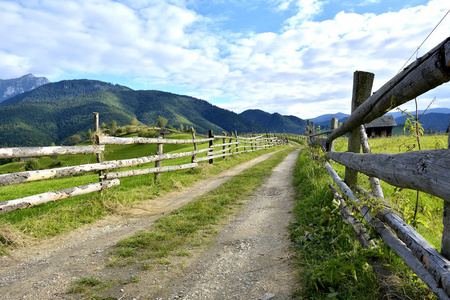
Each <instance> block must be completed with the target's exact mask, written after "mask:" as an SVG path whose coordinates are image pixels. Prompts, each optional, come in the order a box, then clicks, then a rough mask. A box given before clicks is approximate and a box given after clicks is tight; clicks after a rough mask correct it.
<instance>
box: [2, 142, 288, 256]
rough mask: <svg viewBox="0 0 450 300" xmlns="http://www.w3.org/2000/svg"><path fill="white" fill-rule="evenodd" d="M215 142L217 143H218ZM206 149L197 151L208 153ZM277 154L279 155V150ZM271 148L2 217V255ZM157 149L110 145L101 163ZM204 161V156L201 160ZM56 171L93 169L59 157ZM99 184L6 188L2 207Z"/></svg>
mask: <svg viewBox="0 0 450 300" xmlns="http://www.w3.org/2000/svg"><path fill="white" fill-rule="evenodd" d="M171 138H175V139H190V138H192V137H191V135H190V134H179V135H173V136H172V137H171ZM219 142H220V141H218V142H217V143H219ZM206 147H207V144H201V145H199V148H206ZM276 149H280V147H277V148H276ZM191 150H194V148H193V145H189V144H187V145H186V144H185V145H183V144H181V145H170V144H166V145H164V153H170V152H185V151H191ZM274 150H275V148H271V149H268V150H261V151H257V152H251V153H245V154H241V155H235V156H233V157H230V158H226V159H216V160H215V161H214V164H213V165H209V164H208V163H207V162H206V163H201V164H200V166H199V167H198V168H196V169H192V170H184V171H177V172H170V173H162V174H161V176H160V180H158V181H157V182H155V180H154V175H153V174H151V175H143V176H138V177H130V178H123V179H121V184H120V186H118V187H114V188H112V189H109V190H105V191H103V192H101V193H91V194H87V195H82V196H77V197H73V198H69V199H63V200H59V201H56V202H49V203H46V204H42V205H38V206H35V207H31V208H28V209H24V210H20V211H14V212H10V213H8V214H5V215H0V254H1V253H5V252H6V251H8V249H9V248H10V247H14V246H17V245H24V244H27V243H28V242H29V241H30V240H39V239H43V238H46V237H51V236H54V235H57V234H61V233H63V232H67V231H70V230H73V229H75V228H78V227H80V226H82V225H83V224H86V223H90V222H94V221H96V220H98V219H100V218H102V217H104V216H106V215H109V214H113V213H115V212H117V211H120V210H121V209H123V207H127V206H130V205H132V204H133V203H135V202H138V201H142V200H148V199H153V198H156V197H158V196H159V195H162V194H164V193H167V192H169V191H172V190H176V189H181V188H183V187H185V186H190V185H192V184H194V183H195V182H197V181H199V180H203V179H206V178H207V177H208V176H211V175H214V174H218V173H220V172H222V171H223V170H226V169H229V168H231V167H233V166H236V165H238V164H240V163H242V162H244V161H248V160H250V159H252V158H254V157H256V156H259V155H262V154H264V153H267V152H270V151H274ZM155 152H156V145H125V146H115V145H108V146H106V150H105V153H104V160H115V159H126V158H135V157H143V156H148V155H152V154H155ZM202 156H205V154H202ZM56 160H57V161H58V162H59V165H60V166H70V165H80V164H86V163H95V162H96V158H95V156H94V155H72V156H59V157H58V158H57V159H56ZM38 161H39V164H40V167H41V168H42V169H45V168H51V167H52V165H53V164H54V160H53V158H49V157H45V158H39V159H38ZM190 161H191V157H184V158H180V159H176V160H166V161H163V162H162V165H163V166H167V165H175V164H184V163H190ZM24 166H25V163H18V162H15V163H10V164H7V165H2V166H0V173H12V172H20V171H24ZM153 166H154V163H149V164H146V165H141V166H139V168H149V167H153ZM92 182H98V175H97V174H93V173H88V174H85V175H79V176H71V177H65V178H58V179H52V180H45V181H36V182H29V183H25V184H20V185H11V186H4V187H1V188H0V201H6V200H11V199H17V198H21V197H26V196H30V195H35V194H39V193H44V192H48V191H54V190H59V189H64V188H68V187H74V186H79V185H84V184H88V183H92Z"/></svg>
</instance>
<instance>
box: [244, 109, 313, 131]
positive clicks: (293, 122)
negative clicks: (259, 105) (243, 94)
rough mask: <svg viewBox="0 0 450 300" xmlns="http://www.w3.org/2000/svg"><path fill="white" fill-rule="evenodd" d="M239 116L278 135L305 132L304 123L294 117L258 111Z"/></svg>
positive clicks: (245, 112) (250, 111) (248, 111)
mask: <svg viewBox="0 0 450 300" xmlns="http://www.w3.org/2000/svg"><path fill="white" fill-rule="evenodd" d="M240 115H241V116H243V117H245V118H247V119H249V120H253V121H255V122H257V123H260V124H261V125H262V126H263V127H264V129H265V130H267V131H271V132H278V133H283V132H286V133H294V134H303V133H304V132H305V127H306V121H305V120H303V119H300V118H298V117H295V116H283V115H280V114H279V113H273V114H270V113H267V112H265V111H262V110H259V109H249V110H246V111H244V112H242V113H240Z"/></svg>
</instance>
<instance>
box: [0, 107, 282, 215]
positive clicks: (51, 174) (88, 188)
mask: <svg viewBox="0 0 450 300" xmlns="http://www.w3.org/2000/svg"><path fill="white" fill-rule="evenodd" d="M98 117H99V116H98V113H94V120H95V130H96V134H95V136H94V145H90V146H53V147H21V148H0V159H9V158H36V157H43V156H55V155H77V154H95V155H96V157H97V161H98V162H97V163H91V164H84V165H77V166H68V167H61V168H54V169H46V170H36V171H24V172H18V173H11V174H1V175H0V186H6V185H15V184H22V183H26V182H33V181H39V180H49V179H54V178H61V177H66V176H73V175H81V174H86V173H92V172H98V175H99V176H98V179H99V181H100V182H97V183H90V184H88V185H84V186H78V187H71V188H66V189H63V190H59V191H52V192H46V193H42V194H38V195H33V196H28V197H24V198H19V199H15V200H7V201H3V202H0V214H5V213H8V212H11V211H14V210H18V209H23V208H28V207H31V206H35V205H38V204H42V203H46V202H49V201H56V200H60V199H65V198H69V197H74V196H78V195H83V194H87V193H92V192H95V191H101V190H103V189H106V188H110V187H114V186H117V185H119V184H120V181H119V179H118V178H125V177H132V176H141V175H147V174H155V179H158V176H159V174H160V173H163V172H172V171H178V170H186V169H192V168H195V167H197V166H198V163H199V162H201V161H205V160H208V161H209V162H210V163H213V161H214V159H217V158H224V157H227V156H230V155H234V154H239V153H244V152H250V151H257V150H258V149H265V148H268V147H274V146H277V145H279V144H280V142H279V139H278V138H277V137H270V138H262V137H261V136H255V137H248V138H246V137H239V136H237V134H236V136H235V137H232V136H227V135H226V133H224V135H223V136H222V135H219V136H214V135H213V134H212V131H210V137H209V138H202V139H196V138H195V131H194V130H193V128H192V130H191V131H192V139H185V140H184V139H164V138H143V137H112V136H104V135H101V134H99V131H98ZM227 139H229V141H228V142H227V141H226V140H227ZM216 141H220V142H219V143H215V142H216ZM205 143H209V146H208V147H207V148H204V149H199V145H201V144H205ZM246 143H251V150H246V149H245V151H239V148H241V147H246V146H245V145H246ZM132 144H156V145H157V149H158V150H157V153H156V155H149V156H145V157H137V158H131V159H122V160H111V161H102V153H103V152H104V151H105V146H106V145H132ZM165 144H192V145H193V146H194V151H185V152H180V153H164V147H163V146H164V145H165ZM239 145H244V146H241V147H240V146H239ZM218 148H223V149H221V150H216V149H218ZM201 154H204V155H205V156H204V157H199V155H201ZM183 157H192V159H191V163H186V164H180V165H169V166H162V162H163V161H166V160H174V159H179V158H183ZM153 162H154V163H155V166H154V167H152V168H145V169H140V168H139V169H133V170H127V171H121V172H117V171H115V172H111V171H113V170H117V169H123V168H132V167H138V166H141V165H145V164H149V163H153ZM104 180H108V181H104Z"/></svg>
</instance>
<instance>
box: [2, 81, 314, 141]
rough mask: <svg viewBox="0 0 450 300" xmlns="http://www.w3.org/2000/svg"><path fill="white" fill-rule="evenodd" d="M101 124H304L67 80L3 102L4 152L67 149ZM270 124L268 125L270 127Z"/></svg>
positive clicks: (299, 127)
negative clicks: (9, 149)
mask: <svg viewBox="0 0 450 300" xmlns="http://www.w3.org/2000/svg"><path fill="white" fill-rule="evenodd" d="M94 112H98V113H99V114H100V123H105V124H107V125H109V124H110V123H111V122H112V121H116V123H117V125H118V126H126V125H129V124H130V123H131V120H132V119H133V118H136V119H137V120H138V121H139V122H140V123H141V124H144V125H149V126H150V125H153V124H156V122H157V118H158V116H162V117H164V118H166V119H168V125H171V126H173V127H175V128H178V127H179V126H180V124H182V125H183V127H191V126H192V127H194V128H195V129H196V131H197V132H199V133H204V134H205V133H207V131H208V130H210V129H212V130H213V131H214V132H216V133H219V134H221V133H222V131H227V132H230V131H238V132H239V133H246V132H265V131H271V132H284V131H286V132H295V133H302V132H304V125H305V124H306V122H305V121H304V120H302V119H300V118H297V117H294V116H282V115H280V114H277V113H275V114H269V113H265V112H262V111H259V112H260V113H261V114H262V115H263V116H262V117H261V118H262V119H263V120H264V122H260V121H261V120H258V118H257V117H255V115H254V112H251V111H250V112H244V113H242V114H237V113H234V112H232V111H229V110H226V109H222V108H219V107H217V106H214V105H212V104H210V103H208V102H207V101H204V100H201V99H197V98H193V97H189V96H182V95H177V94H172V93H167V92H162V91H135V90H132V89H130V88H128V87H125V86H121V85H114V84H110V83H105V82H102V81H97V80H87V79H80V80H63V81H60V82H55V83H47V84H45V85H42V86H40V87H38V88H35V89H33V90H30V91H28V92H25V93H21V94H19V95H16V96H14V97H10V98H8V99H6V100H4V101H3V102H1V103H0V119H1V120H2V122H1V123H0V147H17V146H48V145H50V144H51V143H52V142H54V143H55V144H57V145H59V144H67V143H68V141H69V140H70V137H71V136H72V135H75V134H79V135H81V136H82V137H84V136H86V133H87V131H88V130H89V129H91V130H92V129H93V113H94ZM267 120H271V121H270V122H266V121H267Z"/></svg>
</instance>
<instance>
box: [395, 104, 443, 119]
mask: <svg viewBox="0 0 450 300" xmlns="http://www.w3.org/2000/svg"><path fill="white" fill-rule="evenodd" d="M408 112H409V113H411V114H413V115H415V111H408ZM431 113H437V114H450V108H445V107H438V108H430V109H428V110H427V111H426V112H425V115H427V114H431ZM387 114H388V115H392V116H393V117H394V119H397V118H399V117H401V116H402V115H403V114H402V112H400V111H396V112H390V113H387ZM422 114H423V110H419V116H420V115H422Z"/></svg>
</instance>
